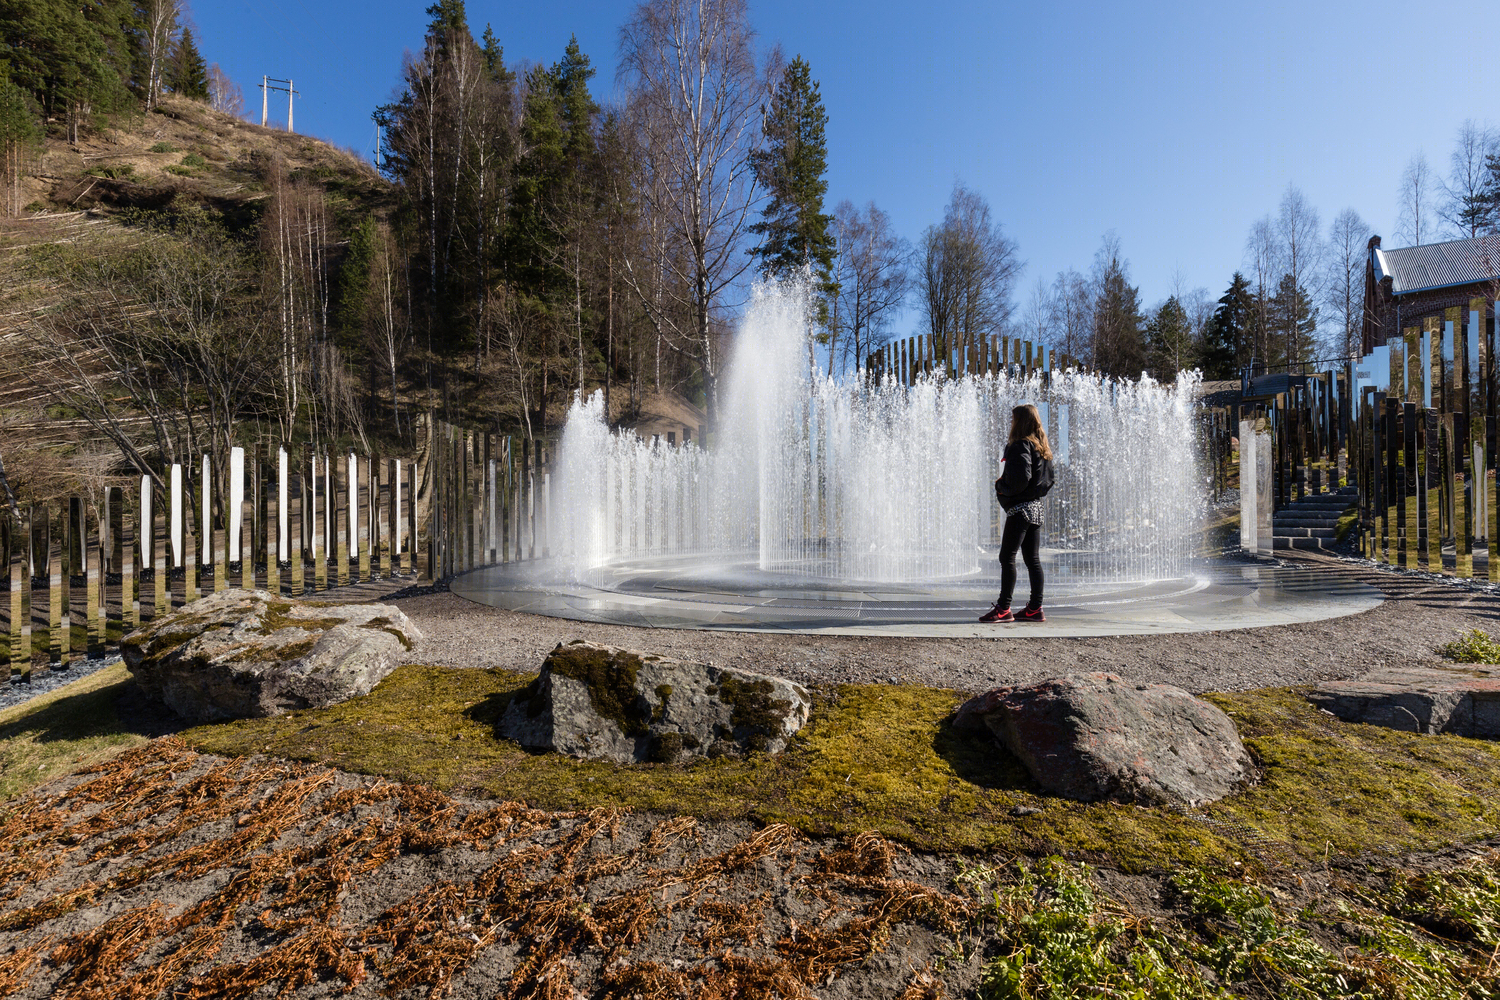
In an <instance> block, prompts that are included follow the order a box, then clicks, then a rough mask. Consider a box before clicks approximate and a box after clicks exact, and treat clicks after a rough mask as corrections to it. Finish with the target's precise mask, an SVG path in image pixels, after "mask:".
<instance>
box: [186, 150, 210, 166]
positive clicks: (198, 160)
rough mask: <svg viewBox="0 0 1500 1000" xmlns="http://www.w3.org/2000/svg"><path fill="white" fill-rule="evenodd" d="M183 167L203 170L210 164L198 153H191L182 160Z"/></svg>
mask: <svg viewBox="0 0 1500 1000" xmlns="http://www.w3.org/2000/svg"><path fill="white" fill-rule="evenodd" d="M182 165H183V166H184V167H200V168H201V167H206V166H208V163H207V162H206V161H205V160H204V159H203V157H201V156H199V155H198V154H197V153H189V154H187V155H186V156H184V157H183V158H182Z"/></svg>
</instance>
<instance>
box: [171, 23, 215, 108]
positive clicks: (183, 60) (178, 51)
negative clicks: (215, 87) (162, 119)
mask: <svg viewBox="0 0 1500 1000" xmlns="http://www.w3.org/2000/svg"><path fill="white" fill-rule="evenodd" d="M167 86H169V87H171V88H172V92H173V93H175V94H179V95H181V96H182V97H190V98H192V99H193V100H195V101H206V100H208V64H207V63H205V62H204V61H203V56H202V55H200V54H199V52H198V43H197V42H196V41H195V40H194V39H193V29H192V28H183V29H182V34H181V35H180V36H179V37H178V39H177V44H176V45H175V46H174V47H173V49H172V65H171V67H170V70H169V72H168V75H167Z"/></svg>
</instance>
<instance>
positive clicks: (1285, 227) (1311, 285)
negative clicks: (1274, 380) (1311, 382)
mask: <svg viewBox="0 0 1500 1000" xmlns="http://www.w3.org/2000/svg"><path fill="white" fill-rule="evenodd" d="M1276 240H1277V243H1278V246H1277V261H1278V262H1279V264H1280V265H1281V266H1280V270H1281V272H1282V273H1281V275H1279V276H1278V277H1290V278H1291V281H1292V287H1293V288H1295V289H1297V290H1298V291H1299V292H1300V293H1304V294H1305V295H1306V297H1307V298H1308V299H1309V300H1311V301H1313V302H1316V301H1317V299H1318V298H1319V293H1320V291H1321V287H1320V279H1321V273H1320V270H1319V268H1320V265H1321V264H1322V261H1323V253H1324V251H1323V231H1322V222H1321V221H1319V219H1318V210H1317V209H1316V208H1314V207H1313V206H1312V204H1311V203H1310V202H1309V201H1308V200H1307V197H1306V196H1305V195H1303V193H1302V191H1301V189H1300V188H1298V187H1296V186H1295V185H1292V184H1289V185H1287V189H1286V193H1285V194H1283V195H1282V196H1281V205H1280V206H1279V207H1278V209H1277V212H1276ZM1297 298H1298V297H1297V296H1293V297H1292V299H1291V300H1290V303H1289V305H1288V309H1289V310H1290V312H1289V314H1288V315H1285V316H1281V317H1278V322H1279V323H1280V325H1281V332H1282V335H1283V336H1284V337H1285V339H1286V360H1287V361H1289V362H1290V361H1305V360H1308V352H1309V348H1310V347H1311V344H1310V343H1308V341H1307V340H1306V338H1305V336H1304V334H1305V331H1304V330H1303V326H1304V325H1305V324H1304V323H1303V322H1302V321H1300V320H1299V318H1298V316H1297V315H1295V313H1296V302H1297Z"/></svg>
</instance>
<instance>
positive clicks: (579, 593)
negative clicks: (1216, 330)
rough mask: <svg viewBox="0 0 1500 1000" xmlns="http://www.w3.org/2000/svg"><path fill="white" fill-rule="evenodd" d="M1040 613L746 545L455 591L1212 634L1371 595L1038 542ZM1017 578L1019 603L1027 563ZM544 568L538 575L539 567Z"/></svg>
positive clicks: (1265, 573) (673, 614)
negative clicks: (1130, 567)
mask: <svg viewBox="0 0 1500 1000" xmlns="http://www.w3.org/2000/svg"><path fill="white" fill-rule="evenodd" d="M1043 561H1044V563H1045V564H1046V568H1047V600H1046V611H1047V621H1046V622H1045V623H1042V624H1029V623H1028V624H1019V623H1017V624H1010V625H984V624H980V623H979V622H977V621H976V620H975V619H977V618H978V617H979V615H980V614H982V613H983V612H984V611H986V610H988V608H989V606H990V605H991V604H992V603H993V602H994V600H995V594H996V593H997V591H998V590H999V586H1000V581H999V569H998V565H997V562H996V560H995V556H994V553H993V552H991V553H988V554H987V555H986V557H985V558H984V560H983V562H982V563H981V565H982V566H983V567H984V568H983V569H981V571H980V572H978V573H975V574H973V575H971V576H967V577H960V578H954V579H946V580H937V581H933V582H932V583H930V584H926V585H921V586H917V585H912V584H892V583H858V582H853V581H848V580H831V579H826V578H819V577H815V576H807V575H799V574H791V573H772V572H766V571H763V570H761V569H759V568H758V566H757V565H756V564H755V563H754V562H753V561H752V560H751V559H750V557H749V556H746V557H745V558H743V559H740V560H734V559H728V560H726V559H724V558H722V557H720V556H717V555H715V556H711V557H708V556H703V555H676V556H653V557H651V558H645V559H618V560H614V561H612V562H610V563H609V564H607V565H605V566H603V567H601V568H599V569H597V570H594V571H592V572H591V573H590V574H589V579H588V581H587V582H586V583H559V582H555V580H556V578H558V577H560V576H562V573H561V571H560V568H559V567H556V566H553V565H549V564H548V562H547V561H546V560H539V561H535V562H526V563H510V564H506V565H501V566H488V567H485V568H483V569H478V570H474V571H472V572H470V573H466V574H464V575H463V576H460V577H458V578H457V579H456V580H454V581H453V583H452V591H453V593H455V594H457V595H458V596H460V597H463V598H466V599H468V600H471V601H475V602H477V603H479V604H486V605H489V606H491V607H497V608H505V609H507V610H510V611H523V612H527V613H529V614H537V615H546V616H549V617H553V618H567V619H572V620H574V621H585V622H600V623H605V624H610V625H629V626H634V627H638V628H681V629H720V630H728V631H741V632H787V633H804V634H822V635H884V636H926V637H933V638H939V637H948V638H971V637H984V638H1002V637H1003V638H1012V637H1025V636H1031V635H1049V636H1104V635H1153V634H1169V633H1177V632H1212V631H1220V630H1225V629H1239V628H1255V627H1259V626H1264V625H1291V624H1296V623H1299V622H1313V621H1322V620H1324V619H1327V618H1338V617H1341V616H1344V615H1351V614H1357V613H1358V612H1361V611H1367V610H1369V609H1370V608H1373V607H1375V606H1377V605H1378V604H1380V603H1381V601H1382V599H1383V598H1382V595H1381V594H1380V592H1379V591H1378V590H1375V589H1374V588H1373V587H1370V586H1368V585H1367V584H1363V583H1359V582H1357V581H1354V580H1349V579H1345V578H1342V577H1340V576H1339V575H1338V574H1331V573H1327V572H1319V571H1317V570H1312V569H1302V568H1299V567H1291V566H1273V565H1269V564H1260V563H1234V562H1207V563H1202V564H1199V565H1197V566H1195V567H1193V568H1192V569H1191V571H1190V572H1189V574H1188V575H1185V576H1182V577H1177V578H1174V579H1165V580H1152V581H1121V580H1099V579H1090V578H1088V577H1087V576H1085V575H1083V574H1074V573H1070V572H1069V571H1068V569H1067V565H1066V562H1067V560H1066V554H1065V553H1056V552H1044V553H1043ZM1017 569H1018V570H1020V574H1019V575H1020V580H1019V583H1018V585H1017V588H1018V593H1017V601H1016V605H1017V606H1018V607H1019V606H1020V605H1021V604H1023V603H1024V602H1025V592H1026V586H1027V584H1026V572H1025V569H1024V568H1023V567H1020V566H1018V567H1017ZM549 578H551V579H549Z"/></svg>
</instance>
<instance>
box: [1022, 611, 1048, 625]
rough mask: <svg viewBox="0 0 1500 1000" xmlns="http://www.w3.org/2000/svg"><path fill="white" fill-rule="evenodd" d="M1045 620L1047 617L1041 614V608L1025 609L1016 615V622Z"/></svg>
mask: <svg viewBox="0 0 1500 1000" xmlns="http://www.w3.org/2000/svg"><path fill="white" fill-rule="evenodd" d="M1046 620H1047V616H1046V615H1044V614H1042V609H1041V608H1026V609H1024V610H1022V612H1021V613H1020V614H1018V615H1016V621H1018V622H1044V621H1046Z"/></svg>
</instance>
